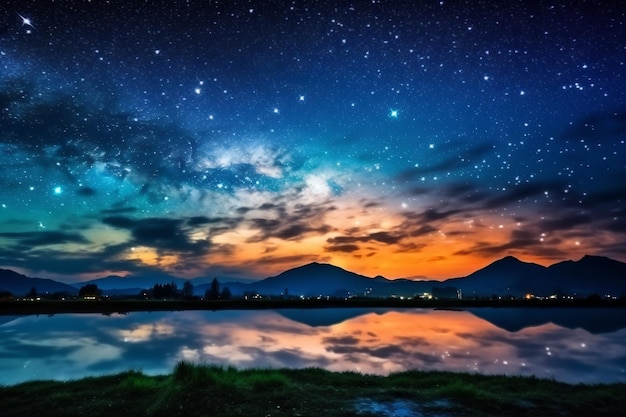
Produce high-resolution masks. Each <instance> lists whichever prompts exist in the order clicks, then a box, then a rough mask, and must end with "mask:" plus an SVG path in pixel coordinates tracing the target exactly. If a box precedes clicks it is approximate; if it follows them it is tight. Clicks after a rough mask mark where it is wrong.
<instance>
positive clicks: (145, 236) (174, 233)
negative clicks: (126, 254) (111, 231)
mask: <svg viewBox="0 0 626 417" xmlns="http://www.w3.org/2000/svg"><path fill="white" fill-rule="evenodd" d="M102 222H103V223H104V224H106V225H109V226H112V227H115V228H118V229H125V230H128V231H130V232H131V235H132V242H133V243H134V244H136V245H141V246H147V247H151V248H157V249H161V250H165V251H168V252H186V253H189V254H195V255H201V254H203V253H206V251H207V250H208V249H209V247H210V242H209V241H208V240H198V241H191V240H190V239H189V237H188V235H187V231H186V230H184V228H183V225H184V221H183V220H179V219H169V218H160V217H153V218H145V219H134V218H130V217H124V216H111V217H105V218H103V219H102Z"/></svg>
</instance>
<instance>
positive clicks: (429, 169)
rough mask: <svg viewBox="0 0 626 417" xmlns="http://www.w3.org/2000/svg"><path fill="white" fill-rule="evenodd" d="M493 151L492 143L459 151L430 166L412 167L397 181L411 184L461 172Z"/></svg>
mask: <svg viewBox="0 0 626 417" xmlns="http://www.w3.org/2000/svg"><path fill="white" fill-rule="evenodd" d="M491 151H493V145H492V144H490V143H482V144H479V145H476V146H474V147H472V148H470V149H468V150H465V151H463V150H460V149H457V150H454V151H453V152H450V153H454V154H455V156H454V157H449V158H447V159H444V160H442V161H439V162H435V163H431V164H429V165H423V166H418V167H411V168H409V169H407V170H404V171H402V172H401V173H400V174H398V175H397V176H396V178H395V179H396V180H397V181H399V182H401V183H404V182H409V183H410V182H415V181H416V180H418V179H420V178H421V177H422V176H425V175H430V174H437V173H440V172H448V171H456V170H460V169H463V168H465V167H466V166H468V165H469V164H471V163H473V162H472V161H473V160H474V159H475V158H479V157H482V156H483V155H485V154H487V153H489V152H491ZM419 189H420V188H417V190H419Z"/></svg>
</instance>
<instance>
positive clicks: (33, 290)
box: [27, 287, 37, 298]
mask: <svg viewBox="0 0 626 417" xmlns="http://www.w3.org/2000/svg"><path fill="white" fill-rule="evenodd" d="M27 297H28V298H37V288H35V287H32V288H31V289H30V291H29V292H28V295H27Z"/></svg>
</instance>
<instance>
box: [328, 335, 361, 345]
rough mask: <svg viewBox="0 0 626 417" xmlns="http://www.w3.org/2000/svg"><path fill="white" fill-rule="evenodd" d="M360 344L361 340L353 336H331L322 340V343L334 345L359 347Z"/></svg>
mask: <svg viewBox="0 0 626 417" xmlns="http://www.w3.org/2000/svg"><path fill="white" fill-rule="evenodd" d="M360 342H361V340H360V339H358V338H356V337H353V336H329V337H324V338H322V343H329V344H333V345H358V344H359V343H360Z"/></svg>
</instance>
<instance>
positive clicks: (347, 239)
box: [326, 232, 406, 245]
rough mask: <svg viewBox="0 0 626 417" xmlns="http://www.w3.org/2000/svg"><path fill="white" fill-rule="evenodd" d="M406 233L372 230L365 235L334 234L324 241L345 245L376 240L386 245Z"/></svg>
mask: <svg viewBox="0 0 626 417" xmlns="http://www.w3.org/2000/svg"><path fill="white" fill-rule="evenodd" d="M405 237H406V235H404V234H402V235H396V234H393V233H391V232H374V233H370V234H368V235H366V236H336V237H332V238H329V239H327V240H326V241H327V242H328V243H330V244H333V245H345V244H353V243H366V242H378V243H384V244H387V245H394V244H396V243H398V242H400V241H401V240H402V239H404V238H405Z"/></svg>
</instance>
